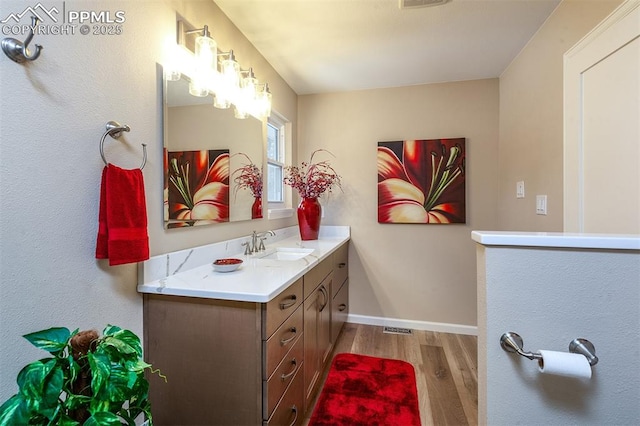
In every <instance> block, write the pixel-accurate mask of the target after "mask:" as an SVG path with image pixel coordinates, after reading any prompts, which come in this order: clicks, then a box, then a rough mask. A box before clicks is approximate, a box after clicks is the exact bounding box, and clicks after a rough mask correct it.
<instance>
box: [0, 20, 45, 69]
mask: <svg viewBox="0 0 640 426" xmlns="http://www.w3.org/2000/svg"><path fill="white" fill-rule="evenodd" d="M38 22H40V19H38V18H37V17H36V16H32V17H31V29H30V30H29V35H28V36H27V38H26V39H25V41H24V43H23V42H21V41H20V40H16V39H15V38H10V37H7V38H4V39H2V51H3V52H4V53H5V55H7V56H8V57H9V58H10V59H11V60H12V61H14V62H17V63H19V64H21V63H23V62H24V61H35V60H36V59H38V56H40V51H41V50H42V49H43V47H42V46H40V45H39V44H36V48H35V51H34V52H33V54H30V53H29V49H28V48H29V43H31V40H32V39H33V30H34V29H35V28H36V27H37V26H38Z"/></svg>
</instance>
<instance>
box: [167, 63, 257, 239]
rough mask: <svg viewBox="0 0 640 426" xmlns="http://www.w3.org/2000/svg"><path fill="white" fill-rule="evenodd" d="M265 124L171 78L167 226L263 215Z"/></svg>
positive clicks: (168, 125) (244, 218) (203, 223)
mask: <svg viewBox="0 0 640 426" xmlns="http://www.w3.org/2000/svg"><path fill="white" fill-rule="evenodd" d="M262 150H263V123H262V121H260V120H258V119H256V118H254V117H252V116H249V117H248V118H246V119H237V118H235V117H234V112H233V108H229V109H219V108H214V106H213V98H212V96H205V97H196V96H192V95H190V94H189V80H188V79H187V78H186V77H184V76H183V77H182V78H180V79H179V80H176V81H170V80H165V90H164V153H165V156H164V162H165V164H164V206H165V207H164V218H165V225H166V227H167V228H177V227H184V226H196V225H206V224H214V223H222V222H229V221H240V220H251V219H258V218H261V217H262V186H263V181H262V176H263V173H262V170H263V166H262V157H263V151H262Z"/></svg>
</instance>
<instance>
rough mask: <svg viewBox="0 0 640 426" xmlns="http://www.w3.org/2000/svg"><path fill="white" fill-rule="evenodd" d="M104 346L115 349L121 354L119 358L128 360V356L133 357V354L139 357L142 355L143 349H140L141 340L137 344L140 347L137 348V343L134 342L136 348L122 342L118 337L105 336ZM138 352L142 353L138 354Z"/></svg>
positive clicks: (124, 341)
mask: <svg viewBox="0 0 640 426" xmlns="http://www.w3.org/2000/svg"><path fill="white" fill-rule="evenodd" d="M136 339H137V337H136ZM102 344H103V345H107V346H112V347H113V348H115V349H116V350H117V351H118V352H119V353H120V354H119V355H120V357H119V358H127V355H131V354H136V355H138V356H141V355H142V349H141V348H140V349H139V347H140V341H139V340H138V344H137V346H138V347H136V346H135V342H134V346H132V345H131V344H130V343H129V342H128V341H126V340H122V339H120V338H118V337H115V336H105V338H104V340H103V341H102ZM138 351H140V352H139V353H138Z"/></svg>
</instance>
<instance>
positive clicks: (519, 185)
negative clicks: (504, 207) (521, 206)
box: [516, 180, 524, 198]
mask: <svg viewBox="0 0 640 426" xmlns="http://www.w3.org/2000/svg"><path fill="white" fill-rule="evenodd" d="M516 198H524V181H523V180H521V181H518V182H516Z"/></svg>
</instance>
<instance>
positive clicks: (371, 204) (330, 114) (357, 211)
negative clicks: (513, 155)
mask: <svg viewBox="0 0 640 426" xmlns="http://www.w3.org/2000/svg"><path fill="white" fill-rule="evenodd" d="M298 117H299V133H298V139H299V149H300V156H299V159H300V161H302V159H304V158H308V155H309V154H310V153H311V152H312V151H313V150H315V149H318V148H325V149H328V150H329V151H331V152H332V153H333V154H335V156H336V158H335V159H332V164H333V165H334V166H335V168H336V170H337V171H338V172H339V173H340V174H341V175H342V177H343V180H344V188H343V189H344V193H340V192H339V191H338V192H337V193H334V194H333V195H331V197H330V198H329V199H327V200H322V204H323V206H324V209H325V218H324V219H323V223H326V224H333V225H350V226H351V235H352V240H351V251H350V257H349V261H350V265H349V267H350V270H349V279H350V285H351V287H350V302H351V313H352V314H356V315H361V316H367V317H387V318H401V319H406V320H410V321H416V322H430V323H448V324H461V325H467V326H475V324H476V272H475V246H474V243H473V242H472V241H471V238H470V234H471V230H472V229H495V228H496V227H497V226H498V223H497V221H496V217H495V206H496V201H497V185H498V180H497V158H498V151H497V149H498V80H497V79H488V80H478V81H467V82H457V83H445V84H433V85H423V86H412V87H402V88H391V89H382V90H367V91H358V92H348V93H338V94H323V95H308V96H301V97H300V99H299V113H298ZM446 137H465V138H467V145H466V149H467V163H466V165H467V176H466V182H467V223H466V224H464V225H463V224H458V225H408V224H403V225H399V224H396V225H393V224H385V225H382V224H378V222H377V164H376V149H377V142H378V141H389V140H406V139H425V138H446ZM325 158H330V157H325Z"/></svg>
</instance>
